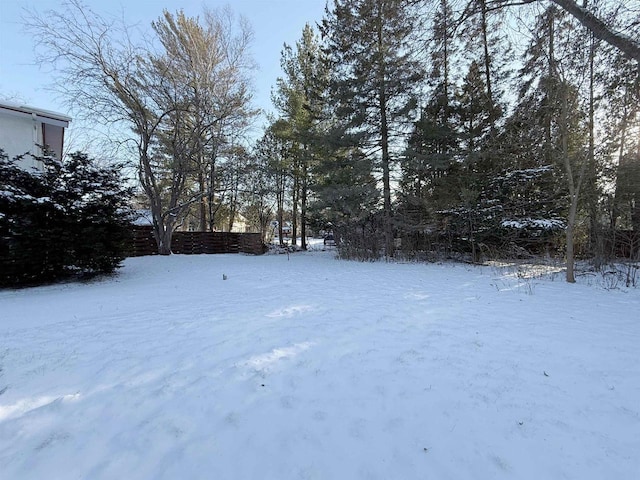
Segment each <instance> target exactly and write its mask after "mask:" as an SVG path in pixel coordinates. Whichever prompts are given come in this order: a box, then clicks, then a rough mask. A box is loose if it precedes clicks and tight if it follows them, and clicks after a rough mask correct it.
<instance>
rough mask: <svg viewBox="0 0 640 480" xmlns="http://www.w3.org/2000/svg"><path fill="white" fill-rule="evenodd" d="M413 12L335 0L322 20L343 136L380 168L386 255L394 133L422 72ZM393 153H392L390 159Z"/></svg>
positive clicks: (390, 236) (390, 241)
mask: <svg viewBox="0 0 640 480" xmlns="http://www.w3.org/2000/svg"><path fill="white" fill-rule="evenodd" d="M416 19H417V15H415V12H414V11H413V2H411V1H408V0H336V2H335V6H334V8H333V10H332V11H330V12H327V18H326V19H325V20H324V21H323V27H322V31H323V35H324V36H325V38H326V41H327V50H328V53H329V55H330V59H331V62H332V63H331V65H332V69H333V72H334V77H333V93H334V95H335V100H336V101H337V103H338V109H337V113H338V118H340V119H341V120H342V134H341V135H340V137H341V138H342V140H343V141H345V140H346V141H347V142H348V143H351V145H353V146H354V147H359V148H361V149H362V150H363V151H364V152H367V153H370V154H373V155H375V156H376V159H377V162H378V164H379V166H380V169H381V171H382V198H383V215H384V220H383V222H382V223H383V230H384V236H385V255H387V256H392V255H393V250H394V231H393V230H394V226H393V223H392V202H391V199H392V195H391V172H392V169H393V166H394V162H395V161H397V160H398V158H397V156H398V153H397V152H398V149H399V145H398V135H399V134H401V133H403V132H404V131H405V129H406V124H407V120H408V119H410V115H411V113H412V111H413V110H414V109H415V107H416V105H417V101H416V89H417V87H418V85H419V83H420V81H421V79H422V77H423V73H422V69H421V67H420V65H419V63H418V62H417V61H416V60H415V59H413V58H412V55H411V41H412V35H413V34H414V33H415V28H416ZM394 157H395V158H394Z"/></svg>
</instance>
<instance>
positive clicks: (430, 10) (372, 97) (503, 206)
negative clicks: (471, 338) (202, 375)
mask: <svg viewBox="0 0 640 480" xmlns="http://www.w3.org/2000/svg"><path fill="white" fill-rule="evenodd" d="M514 4H519V5H520V6H519V7H518V8H516V6H514ZM525 4H527V5H525ZM498 7H499V8H498ZM507 7H509V8H507ZM639 19H640V5H636V6H635V7H633V6H632V5H630V4H629V3H628V2H624V3H623V2H614V1H599V2H596V1H592V2H584V5H582V6H579V7H578V6H577V5H576V4H575V2H567V1H553V2H541V1H537V2H529V1H527V2H506V1H505V2H495V1H489V0H474V1H465V2H461V1H455V0H433V1H411V0H368V1H365V0H336V1H335V2H333V5H332V7H331V8H327V11H326V15H325V18H324V19H323V21H322V23H321V24H320V25H319V29H318V30H319V32H317V33H316V32H314V30H313V29H312V28H311V27H309V26H308V27H307V28H305V31H304V32H303V35H302V39H301V40H300V42H298V44H297V45H296V46H295V48H292V47H286V48H285V50H284V51H283V72H284V76H283V78H282V79H281V81H280V82H279V84H278V86H277V89H276V91H275V95H274V100H275V104H276V106H277V107H278V112H279V116H278V117H277V118H276V119H275V120H274V122H273V123H272V124H271V126H270V129H269V131H268V132H267V133H266V135H265V141H266V139H267V138H268V137H273V138H275V139H277V141H275V142H274V141H271V143H272V145H273V147H272V151H271V152H270V155H268V157H269V158H271V159H272V158H275V155H274V153H273V152H275V151H278V152H286V154H284V155H282V154H281V153H280V154H281V155H282V159H283V161H285V162H291V163H292V164H293V165H301V166H302V168H294V169H293V172H294V173H293V175H292V176H293V180H292V185H291V195H292V200H291V201H292V204H293V205H295V203H296V201H297V198H309V192H304V188H305V187H306V188H309V189H310V192H311V195H310V197H311V198H312V199H313V200H312V202H311V203H310V205H309V206H308V210H310V212H311V213H310V214H309V215H308V216H306V217H305V216H303V217H302V218H301V221H302V222H304V221H305V220H309V221H313V222H315V223H316V224H317V223H318V221H320V222H331V224H332V225H335V226H338V228H339V230H340V235H341V237H342V248H343V250H344V251H345V254H347V255H355V256H364V257H367V256H370V257H378V256H380V255H386V256H394V255H396V254H403V255H406V254H409V255H415V254H417V253H419V252H422V253H427V254H428V253H429V252H439V253H447V254H460V253H462V254H465V255H468V256H469V257H470V258H471V259H472V260H473V261H477V260H479V259H480V258H482V257H483V256H491V255H493V256H512V255H530V254H541V253H548V254H553V255H557V254H559V253H562V254H564V255H566V257H567V266H568V268H567V279H568V280H569V281H574V280H575V274H574V271H573V265H574V258H575V256H576V255H578V254H579V255H583V256H590V257H595V258H596V259H597V260H598V261H604V259H606V258H611V257H613V256H615V255H616V254H617V253H619V252H616V248H617V247H616V245H617V243H616V240H615V237H616V232H619V231H620V230H624V231H632V232H636V233H637V232H639V231H640V203H639V200H640V199H639V195H640V157H639V154H640V136H639V127H640V124H639V120H640V117H639V116H638V105H639V103H638V100H639V95H640V88H639V87H640V77H639V68H638V57H637V52H636V51H635V50H634V49H633V48H621V47H620V42H616V41H611V40H612V38H613V37H615V39H617V40H621V41H623V43H625V44H629V45H630V46H636V47H637V44H638V38H640V35H639V25H640V23H639V22H638V20H639ZM596 20H597V22H596V23H595V24H594V23H593V22H595V21H596ZM594 25H595V26H594ZM622 32H624V33H622ZM603 39H604V40H606V41H603ZM629 45H627V46H629ZM634 52H636V53H634ZM309 62H313V63H314V66H309V65H307V64H308V63H309ZM305 72H309V73H308V74H305ZM296 188H302V189H303V190H301V191H302V192H304V194H303V195H302V196H301V195H299V194H295V193H294V192H295V190H296ZM294 211H295V210H294ZM632 238H636V237H632ZM636 241H637V240H636ZM628 252H629V253H630V254H635V255H637V254H638V246H637V245H631V246H630V249H628Z"/></svg>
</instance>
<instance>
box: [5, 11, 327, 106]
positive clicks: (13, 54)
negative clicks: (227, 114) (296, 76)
mask: <svg viewBox="0 0 640 480" xmlns="http://www.w3.org/2000/svg"><path fill="white" fill-rule="evenodd" d="M61 3H62V2H61V1H60V0H57V1H56V0H13V1H12V0H0V97H4V98H6V97H13V98H15V99H16V100H18V101H20V102H23V103H26V104H27V105H31V106H34V107H39V108H43V109H47V110H53V111H56V112H60V113H68V112H67V111H66V109H65V106H64V105H63V102H62V101H61V100H60V99H56V98H55V96H54V95H53V94H52V93H51V92H50V91H48V90H47V87H50V86H51V85H50V84H51V80H50V79H49V78H47V76H46V75H45V74H43V73H42V72H40V71H39V69H38V67H37V66H35V65H34V42H33V39H32V38H31V37H30V36H29V35H28V34H27V33H26V32H25V30H24V28H23V25H22V16H23V15H24V11H23V10H24V9H25V8H29V9H36V10H37V11H42V12H44V11H47V10H52V9H60V8H64V7H61ZM83 3H84V4H86V5H88V6H89V7H90V8H91V9H92V10H94V11H96V12H97V13H99V14H101V15H120V14H121V13H124V15H125V18H126V20H127V23H129V24H134V23H139V24H140V25H141V26H142V27H144V28H146V26H147V25H150V23H151V21H152V20H155V19H157V18H158V17H159V16H160V15H161V14H162V10H163V9H167V10H169V11H172V12H175V11H177V10H180V9H182V10H184V12H185V13H186V14H187V15H191V16H196V15H198V14H200V13H201V12H202V10H203V6H204V5H206V6H207V7H209V8H216V7H221V6H224V5H227V4H228V5H230V6H231V8H232V10H233V11H234V12H236V13H237V14H241V15H244V16H245V17H246V18H247V19H248V20H249V22H250V23H251V25H252V27H253V30H254V34H255V38H254V43H253V56H254V59H255V60H256V62H257V63H258V65H259V70H258V71H257V72H256V73H255V87H256V94H255V100H256V101H255V103H256V106H257V107H259V108H262V109H271V102H270V91H271V87H272V86H273V85H274V84H275V81H276V78H277V77H278V76H279V75H281V73H280V52H281V50H282V45H283V43H285V42H286V43H288V44H293V43H295V42H296V41H297V40H298V39H299V37H300V36H301V34H302V28H303V27H304V24H305V23H306V22H309V23H312V24H313V23H315V22H318V21H319V20H320V19H321V18H322V15H323V13H324V6H325V3H326V0H230V1H224V0H208V1H203V0H129V1H127V2H122V1H109V0H83Z"/></svg>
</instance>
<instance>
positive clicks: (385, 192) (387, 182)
mask: <svg viewBox="0 0 640 480" xmlns="http://www.w3.org/2000/svg"><path fill="white" fill-rule="evenodd" d="M379 13H380V15H382V12H379ZM382 24H383V20H382V18H378V31H377V34H378V38H377V41H378V51H379V52H380V55H381V56H382V52H383V51H384V35H383V31H382ZM384 62H385V61H384V59H382V58H381V59H380V65H379V71H378V89H379V91H378V102H379V103H378V106H379V109H380V147H381V149H382V196H383V199H384V211H383V218H384V226H383V228H384V237H385V256H386V257H393V254H394V244H393V227H392V225H391V172H390V170H391V166H390V157H389V123H388V120H387V92H386V90H385V87H386V71H385V63H384Z"/></svg>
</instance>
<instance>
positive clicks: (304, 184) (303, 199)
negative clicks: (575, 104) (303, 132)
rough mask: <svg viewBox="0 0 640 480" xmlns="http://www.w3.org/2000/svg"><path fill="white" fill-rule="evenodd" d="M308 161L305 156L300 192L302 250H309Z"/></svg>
mask: <svg viewBox="0 0 640 480" xmlns="http://www.w3.org/2000/svg"><path fill="white" fill-rule="evenodd" d="M306 150H307V146H306V145H305V151H306ZM307 159H308V157H306V156H305V161H304V163H303V164H302V189H301V192H300V196H301V198H300V237H301V238H300V248H302V250H306V249H307V188H308V184H307V175H308V174H309V173H308V171H307Z"/></svg>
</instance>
